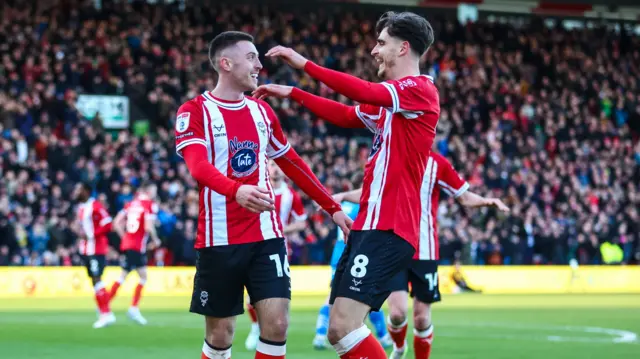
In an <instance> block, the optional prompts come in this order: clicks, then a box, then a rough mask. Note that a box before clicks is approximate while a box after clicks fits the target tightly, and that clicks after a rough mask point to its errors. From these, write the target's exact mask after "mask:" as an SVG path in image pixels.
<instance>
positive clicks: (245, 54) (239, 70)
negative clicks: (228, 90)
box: [219, 41, 262, 92]
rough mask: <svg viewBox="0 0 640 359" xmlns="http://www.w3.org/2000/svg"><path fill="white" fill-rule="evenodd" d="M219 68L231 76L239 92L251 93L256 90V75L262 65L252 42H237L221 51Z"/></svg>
mask: <svg viewBox="0 0 640 359" xmlns="http://www.w3.org/2000/svg"><path fill="white" fill-rule="evenodd" d="M219 66H220V69H221V70H223V71H224V72H226V73H228V74H229V76H231V78H232V79H233V82H234V83H236V84H237V85H238V87H239V89H240V90H241V91H244V92H246V91H253V90H255V89H256V88H258V74H259V73H260V70H262V64H261V63H260V60H259V59H258V50H257V49H256V46H255V45H254V44H253V43H252V42H250V41H239V42H237V43H236V44H235V45H233V46H230V47H228V48H226V49H224V50H222V52H221V54H220V59H219Z"/></svg>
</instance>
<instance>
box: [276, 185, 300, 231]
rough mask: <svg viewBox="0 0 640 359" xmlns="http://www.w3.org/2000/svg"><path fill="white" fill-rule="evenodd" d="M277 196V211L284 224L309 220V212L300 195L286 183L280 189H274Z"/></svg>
mask: <svg viewBox="0 0 640 359" xmlns="http://www.w3.org/2000/svg"><path fill="white" fill-rule="evenodd" d="M273 192H274V193H275V195H276V203H275V207H276V211H277V212H278V215H279V216H280V220H281V221H282V223H283V224H289V223H292V222H295V221H304V220H306V219H307V212H306V211H305V209H304V204H303V203H302V198H301V197H300V195H299V194H298V193H297V192H296V191H295V190H294V189H293V188H291V187H290V186H289V185H287V184H286V183H285V182H284V181H282V184H281V185H280V186H279V187H278V188H274V189H273Z"/></svg>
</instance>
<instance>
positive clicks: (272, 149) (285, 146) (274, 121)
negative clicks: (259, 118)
mask: <svg viewBox="0 0 640 359" xmlns="http://www.w3.org/2000/svg"><path fill="white" fill-rule="evenodd" d="M260 110H261V111H262V112H263V115H264V116H266V117H267V118H268V119H269V121H270V122H271V126H270V127H271V128H270V129H269V146H267V156H268V157H269V158H271V159H276V158H279V157H282V156H284V155H285V154H286V153H287V152H288V151H289V150H290V149H291V145H290V144H289V140H287V136H285V134H284V131H283V130H282V125H280V120H278V116H277V115H276V113H275V112H274V111H273V109H272V108H271V106H269V105H268V104H267V103H266V102H264V101H261V102H260Z"/></svg>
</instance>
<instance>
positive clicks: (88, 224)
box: [78, 198, 111, 256]
mask: <svg viewBox="0 0 640 359" xmlns="http://www.w3.org/2000/svg"><path fill="white" fill-rule="evenodd" d="M78 222H80V226H81V228H82V232H83V234H84V238H83V239H82V240H81V241H80V254H82V255H85V256H92V255H105V254H107V248H108V246H109V239H108V238H107V233H108V232H109V230H110V228H111V216H110V215H109V212H107V210H106V209H105V208H104V206H103V205H102V203H100V201H97V200H95V199H93V198H90V199H89V200H88V201H87V202H85V203H83V204H81V205H80V206H79V207H78Z"/></svg>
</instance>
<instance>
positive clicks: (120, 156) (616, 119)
mask: <svg viewBox="0 0 640 359" xmlns="http://www.w3.org/2000/svg"><path fill="white" fill-rule="evenodd" d="M51 3H53V4H54V5H53V6H50V7H47V6H45V5H44V4H45V3H44V2H43V3H38V4H39V5H37V6H35V7H34V6H32V5H31V3H29V4H27V3H18V5H15V6H13V5H12V2H3V4H2V5H0V14H1V20H0V21H1V22H0V57H1V64H0V135H1V136H0V174H1V176H0V177H1V179H0V265H72V264H78V263H79V258H78V255H77V252H76V249H75V243H76V239H77V238H76V234H75V233H76V232H75V230H74V225H73V220H74V211H73V205H74V204H73V203H72V201H71V199H70V197H71V191H72V188H73V185H74V183H76V182H77V181H87V182H90V183H91V184H92V185H93V186H94V188H95V194H96V195H97V196H98V198H100V199H101V200H102V201H103V203H105V204H106V206H107V208H108V209H109V211H110V213H111V214H112V215H115V214H116V213H117V212H118V211H119V210H120V209H121V208H122V207H123V205H124V203H125V202H126V201H128V200H130V199H131V198H132V196H133V193H134V191H135V188H136V185H137V184H139V183H140V182H141V181H142V180H144V179H151V180H153V181H154V182H155V183H157V184H158V189H159V199H158V202H159V207H160V213H159V217H158V218H159V224H158V226H159V231H158V232H159V235H160V237H161V238H162V240H163V246H162V247H161V248H160V249H158V250H156V251H154V252H153V253H152V254H150V256H151V258H150V264H151V265H159V266H160V265H175V264H193V263H194V260H195V251H194V249H193V241H194V239H195V229H196V223H195V219H196V218H197V211H198V193H197V190H196V183H194V182H193V180H192V179H191V176H189V174H188V172H187V169H186V167H185V165H184V163H183V162H182V160H181V159H180V158H179V157H178V156H177V155H176V154H175V151H174V137H173V127H174V121H175V111H176V109H177V107H178V106H179V105H180V104H181V103H182V102H184V101H185V100H186V99H189V98H192V97H195V96H197V95H198V94H199V93H201V92H202V91H204V90H205V89H212V88H213V87H214V85H215V78H214V75H213V72H212V71H211V68H210V64H209V61H208V57H207V42H208V40H210V39H211V38H213V36H214V35H215V34H216V33H218V32H220V31H223V30H229V29H238V30H242V31H247V32H249V33H252V34H254V36H255V39H256V46H257V48H258V50H259V51H260V52H261V53H264V52H266V50H267V49H268V48H270V47H271V46H273V45H275V44H283V45H286V46H292V47H294V48H295V49H296V50H298V51H300V52H302V53H305V54H306V55H307V56H309V58H310V59H312V60H313V61H316V62H318V63H320V64H322V65H325V66H328V67H331V68H334V69H338V70H340V71H348V72H350V73H352V74H354V75H356V76H359V77H362V78H368V79H370V80H372V81H374V80H375V73H374V66H373V63H372V59H371V57H370V55H369V51H370V49H371V48H372V47H373V46H374V44H375V35H374V33H373V25H374V21H375V19H376V18H377V16H378V15H379V13H380V12H381V11H380V9H379V8H362V10H360V11H356V12H338V10H337V9H338V8H337V7H334V6H339V5H331V6H326V7H324V9H322V10H318V11H315V12H314V11H308V9H304V8H299V9H298V8H296V7H295V6H294V7H291V6H288V7H287V8H278V7H267V6H261V7H256V6H248V5H222V4H220V3H219V2H215V3H214V2H213V1H209V2H207V1H205V2H204V3H203V4H202V5H201V6H199V7H195V8H194V7H187V8H186V10H185V11H184V12H182V11H179V9H178V8H176V7H174V6H172V5H162V6H160V5H148V4H142V3H135V4H129V3H127V2H122V4H112V3H111V2H106V1H105V2H104V4H103V8H102V9H101V10H100V11H97V10H95V9H94V8H93V7H92V6H91V4H89V5H80V4H79V3H77V2H74V1H67V2H64V4H65V5H64V6H62V5H60V4H63V3H62V2H56V1H53V2H50V4H49V5H51ZM90 3H91V2H90ZM301 6H302V5H301ZM427 15H428V14H427ZM430 20H431V21H432V25H433V26H434V30H435V33H436V44H435V45H434V46H433V48H432V49H431V50H430V51H429V52H428V54H427V55H426V56H425V57H424V58H423V70H424V72H425V73H428V74H431V75H433V76H434V77H435V78H436V84H437V86H438V88H439V90H440V96H441V106H442V112H441V119H440V122H439V125H438V133H439V135H438V138H437V141H436V145H435V146H436V147H437V148H434V150H437V151H439V152H440V153H442V154H443V155H445V156H446V157H448V158H449V159H450V160H451V161H452V163H453V164H454V167H455V168H456V169H457V170H458V171H459V172H460V173H461V174H463V176H465V178H466V179H467V180H468V181H469V183H470V184H471V186H472V189H473V191H475V192H478V193H482V194H489V193H490V194H491V195H492V196H496V197H501V198H503V199H505V202H507V204H508V205H509V206H510V207H511V209H512V211H511V213H510V214H508V215H506V216H504V215H503V216H498V215H497V214H496V213H494V212H493V211H491V210H473V211H468V210H463V209H462V208H461V207H459V206H457V205H456V204H455V202H454V201H453V200H452V199H446V200H442V201H441V207H440V208H439V216H438V219H439V225H440V230H439V237H440V241H441V257H442V262H443V263H444V264H447V263H452V262H453V261H454V260H455V259H460V260H461V261H462V262H463V263H469V264H550V263H556V264H565V263H568V262H569V260H570V259H576V260H577V261H578V262H579V263H581V264H599V263H603V262H604V263H638V262H640V245H639V242H640V214H639V213H638V209H639V208H640V142H639V136H640V38H638V37H637V36H632V35H630V34H626V33H624V32H622V33H616V32H613V31H609V30H606V29H600V28H598V29H589V30H587V29H583V30H571V31H568V30H565V29H563V28H560V27H558V28H548V27H546V26H544V25H543V23H542V22H539V21H537V20H535V19H534V20H532V21H531V22H529V23H528V24H527V25H523V26H515V25H506V24H492V23H486V22H479V23H473V24H459V23H457V22H456V21H455V20H454V19H445V18H433V19H431V18H430ZM263 65H264V69H263V71H262V72H261V74H260V78H259V81H260V83H269V82H276V83H282V84H288V85H294V86H299V87H301V88H303V89H306V90H309V91H311V92H313V93H318V94H321V95H323V96H326V97H330V98H335V94H334V93H333V92H332V91H331V90H330V89H328V88H326V87H323V86H321V85H318V84H317V83H316V82H315V81H313V80H311V79H310V78H309V77H307V76H306V75H302V74H300V73H298V72H295V71H292V70H291V69H290V68H289V67H288V66H283V65H282V64H281V63H278V62H272V61H270V60H263ZM79 93H89V94H119V95H126V96H129V98H130V100H131V103H132V104H134V105H135V106H137V107H139V108H140V109H141V112H142V113H143V114H144V115H145V116H146V118H147V119H148V120H149V121H150V128H151V131H150V133H149V134H147V135H144V136H136V135H134V134H133V133H132V132H130V131H116V132H114V131H108V130H105V129H104V128H103V127H102V125H101V122H100V120H99V118H96V119H94V120H93V121H90V120H87V119H86V118H84V117H83V116H82V115H81V114H80V113H79V111H78V110H77V109H76V107H75V101H76V99H77V96H78V94H79ZM340 100H343V101H347V100H346V99H345V98H341V99H340ZM272 104H273V106H274V108H275V109H276V110H277V111H278V114H279V116H280V119H281V121H282V123H283V126H284V128H285V129H286V131H287V133H288V135H289V139H290V142H291V143H292V145H293V146H294V147H295V148H296V149H297V150H298V151H299V153H300V154H301V156H302V157H303V158H304V159H305V160H306V161H307V162H308V163H309V164H310V165H311V167H312V169H313V170H314V172H315V173H316V174H317V175H318V177H319V178H320V180H321V181H322V182H323V183H324V184H325V185H326V186H327V187H329V188H331V189H332V190H333V191H335V192H339V191H344V190H348V189H351V188H352V183H351V177H352V175H353V174H354V173H358V172H359V171H361V169H362V168H363V166H364V163H365V161H366V158H367V155H368V151H369V150H368V147H369V145H370V142H371V137H372V136H371V135H370V134H369V133H368V132H366V131H365V130H345V129H338V128H336V127H333V126H331V125H327V124H326V123H324V122H323V121H320V120H318V119H316V118H314V116H312V115H311V114H310V113H308V112H306V111H305V110H303V109H301V108H300V107H299V106H298V105H297V104H296V103H294V102H292V101H288V100H286V99H285V100H275V101H274V102H273V103H272ZM305 200H306V204H307V209H308V211H309V212H310V213H311V215H310V217H309V220H308V222H309V225H308V228H307V229H306V230H305V232H304V235H302V236H301V238H303V240H302V241H299V242H298V243H296V244H295V245H294V258H293V259H292V264H317V263H327V260H328V255H329V254H330V249H331V246H332V244H333V241H334V238H335V233H336V232H335V228H333V226H332V225H331V221H330V220H329V218H327V216H326V215H325V214H323V213H321V212H318V211H317V209H316V207H314V205H313V204H311V203H309V201H308V199H306V198H305ZM111 236H112V237H111V244H112V245H113V248H114V249H113V250H112V251H111V253H110V255H109V261H110V263H111V264H118V262H119V254H118V251H117V249H116V248H118V247H117V246H118V241H119V239H118V238H117V235H115V233H112V234H111ZM603 254H604V256H603Z"/></svg>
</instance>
